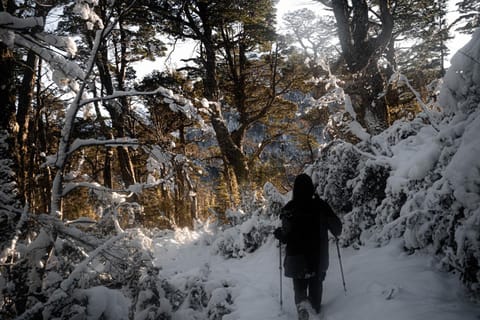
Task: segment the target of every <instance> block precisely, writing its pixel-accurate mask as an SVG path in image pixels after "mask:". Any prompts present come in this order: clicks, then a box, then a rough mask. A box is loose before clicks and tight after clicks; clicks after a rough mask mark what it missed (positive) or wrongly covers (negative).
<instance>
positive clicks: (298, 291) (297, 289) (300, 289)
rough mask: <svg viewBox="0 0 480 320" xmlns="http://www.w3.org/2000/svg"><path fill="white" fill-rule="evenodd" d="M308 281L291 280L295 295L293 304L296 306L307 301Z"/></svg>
mask: <svg viewBox="0 0 480 320" xmlns="http://www.w3.org/2000/svg"><path fill="white" fill-rule="evenodd" d="M307 287H308V280H306V279H293V291H294V293H295V304H296V305H297V306H298V305H299V304H300V303H301V302H303V301H307V299H308V298H307Z"/></svg>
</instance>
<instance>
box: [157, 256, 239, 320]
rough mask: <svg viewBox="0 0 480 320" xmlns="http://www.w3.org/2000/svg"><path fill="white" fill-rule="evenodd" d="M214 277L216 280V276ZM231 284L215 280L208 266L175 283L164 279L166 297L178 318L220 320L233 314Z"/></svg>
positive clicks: (175, 280)
mask: <svg viewBox="0 0 480 320" xmlns="http://www.w3.org/2000/svg"><path fill="white" fill-rule="evenodd" d="M213 278H214V277H213ZM231 287H232V286H231V284H230V283H228V281H221V280H214V279H212V277H211V270H210V266H209V265H208V264H205V265H203V266H202V267H201V268H200V269H199V270H198V272H197V273H195V274H191V275H188V276H186V277H183V278H181V279H174V280H172V281H167V280H164V281H163V283H162V289H163V291H164V296H165V297H166V298H167V299H168V300H169V302H170V305H171V306H172V307H173V309H172V311H173V312H172V313H173V314H174V315H175V319H185V320H187V319H199V320H200V319H202V320H203V319H208V320H220V319H222V317H223V316H224V315H226V314H229V313H231V312H232V308H233V300H232V293H231Z"/></svg>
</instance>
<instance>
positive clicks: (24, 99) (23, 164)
mask: <svg viewBox="0 0 480 320" xmlns="http://www.w3.org/2000/svg"><path fill="white" fill-rule="evenodd" d="M37 62H38V57H37V55H36V54H35V53H34V52H33V51H29V52H28V55H27V61H26V62H25V67H24V72H23V79H22V84H21V86H20V89H19V92H18V109H17V123H18V135H17V148H16V158H17V164H18V166H17V177H18V189H19V194H20V196H21V198H22V201H23V202H24V203H25V202H26V201H28V202H31V201H29V196H28V192H27V189H28V180H29V177H28V172H29V168H28V158H29V157H28V152H29V146H28V131H29V122H30V111H31V107H32V101H33V93H34V88H35V78H36V77H35V71H36V68H37Z"/></svg>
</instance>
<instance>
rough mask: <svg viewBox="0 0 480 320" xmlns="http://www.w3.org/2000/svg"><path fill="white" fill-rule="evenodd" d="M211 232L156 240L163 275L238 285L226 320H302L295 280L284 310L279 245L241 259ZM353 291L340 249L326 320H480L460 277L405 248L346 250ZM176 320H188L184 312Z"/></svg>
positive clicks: (286, 284) (286, 286)
mask: <svg viewBox="0 0 480 320" xmlns="http://www.w3.org/2000/svg"><path fill="white" fill-rule="evenodd" d="M209 237H210V236H209V235H208V234H206V233H198V232H189V231H185V230H179V231H176V232H175V233H174V234H171V235H170V236H167V237H163V238H158V239H155V257H156V260H155V261H156V264H157V265H158V266H160V267H161V276H162V277H164V278H167V279H169V281H171V282H172V283H174V284H177V285H179V284H181V283H182V281H185V280H184V279H185V278H187V277H189V276H193V275H195V274H198V273H199V272H201V269H202V268H204V266H205V265H206V264H208V265H209V266H210V273H209V278H210V279H213V280H214V281H223V280H226V281H227V282H228V283H229V284H230V285H231V287H232V296H233V301H234V311H233V312H232V313H230V314H228V315H225V316H224V317H223V319H224V320H237V319H238V320H257V319H258V320H269V319H272V320H273V319H275V320H291V319H296V311H295V306H294V302H293V290H292V284H291V280H290V279H288V278H285V277H283V310H281V309H280V305H279V268H278V267H279V263H278V262H279V259H278V254H279V251H278V247H277V245H276V241H274V239H273V238H271V239H270V240H269V241H268V242H267V243H266V244H265V245H263V246H262V247H261V248H259V249H258V250H257V251H255V252H254V253H252V254H248V255H247V256H246V257H244V258H242V259H228V260H227V259H224V258H222V257H220V256H218V255H215V254H212V251H211V246H209V245H208V243H209V242H210V240H211V239H209ZM342 262H343V265H344V271H345V279H346V284H347V293H346V294H345V292H344V290H343V286H342V280H341V275H340V268H339V264H338V258H337V253H336V249H335V247H334V246H332V247H331V248H330V268H329V270H328V273H327V278H326V280H325V283H324V299H323V300H324V303H323V308H324V314H323V316H322V319H325V320H351V319H355V320H384V319H385V320H430V319H432V320H433V319H435V320H456V319H461V320H479V319H480V307H479V306H478V305H475V304H474V303H472V302H469V300H468V298H467V296H466V293H465V291H464V289H463V287H462V286H461V285H460V284H459V282H458V280H457V278H456V277H455V276H454V275H451V274H446V273H441V272H438V271H434V268H433V267H432V265H431V258H429V257H426V256H421V255H407V254H406V253H405V252H403V251H402V248H401V245H400V242H397V243H393V244H390V245H388V246H386V247H382V248H362V249H360V250H353V249H343V250H342ZM173 319H174V320H184V319H185V320H187V319H188V313H182V309H181V308H180V309H179V310H178V311H177V313H176V314H175V316H174V318H173Z"/></svg>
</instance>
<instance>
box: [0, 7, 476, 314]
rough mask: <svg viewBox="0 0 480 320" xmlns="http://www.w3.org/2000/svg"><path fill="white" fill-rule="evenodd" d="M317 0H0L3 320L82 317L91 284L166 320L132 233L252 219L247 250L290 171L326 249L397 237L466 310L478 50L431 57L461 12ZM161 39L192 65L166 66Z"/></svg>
mask: <svg viewBox="0 0 480 320" xmlns="http://www.w3.org/2000/svg"><path fill="white" fill-rule="evenodd" d="M317 2H318V3H321V4H322V5H323V8H324V9H323V10H322V11H321V12H314V11H312V10H310V9H301V10H298V11H294V12H289V13H288V14H287V15H285V16H283V17H277V16H276V5H277V1H275V0H255V1H251V0H235V1H215V0H211V1H204V0H182V1H178V0H177V1H173V0H151V1H149V0H126V1H104V0H75V1H63V0H59V1H50V0H46V1H42V2H39V1H29V0H26V1H13V0H5V1H2V2H0V75H1V76H0V105H1V108H2V111H3V112H5V114H4V115H3V116H2V117H1V119H0V155H1V158H0V185H1V187H0V199H1V201H0V250H1V251H0V289H1V293H0V300H1V301H0V315H1V317H2V319H13V318H17V317H18V318H19V319H42V317H43V318H44V319H51V318H56V319H74V318H75V319H86V318H85V315H84V314H83V313H82V312H84V310H85V308H84V309H82V303H84V304H83V307H85V301H84V300H85V297H83V298H82V297H80V293H79V292H80V291H78V290H79V289H85V288H90V287H93V286H100V285H102V286H105V287H108V288H110V289H112V288H115V289H118V288H123V290H125V292H128V294H127V296H128V297H129V298H130V299H131V308H130V309H129V310H128V313H129V318H131V319H134V318H135V319H150V318H148V317H147V316H145V315H143V316H142V317H140V314H142V312H145V310H149V311H148V312H150V314H151V315H150V317H151V319H170V316H169V315H168V312H167V311H166V310H165V309H164V308H162V307H161V306H160V301H161V300H162V299H164V300H165V299H167V300H169V303H170V304H172V305H174V302H173V301H174V298H175V297H174V296H175V292H170V291H171V290H170V291H169V288H170V287H168V284H167V283H166V282H164V281H163V282H161V287H162V288H163V289H162V290H163V295H164V297H163V298H162V299H160V298H159V296H161V295H162V294H161V293H159V290H158V288H157V289H155V290H156V291H155V290H154V289H153V288H154V287H158V286H160V285H159V284H158V283H159V281H160V280H158V279H155V275H156V272H158V270H157V269H156V268H155V266H154V265H153V262H152V257H151V256H150V255H149V252H148V250H147V249H146V247H145V244H144V243H143V242H142V241H143V240H142V239H145V238H147V237H148V236H152V234H153V233H154V232H157V233H158V232H161V231H162V230H172V229H177V228H190V229H193V228H195V227H196V226H197V225H198V224H200V223H202V222H205V221H207V220H208V221H212V220H213V221H216V223H217V224H218V225H221V226H222V228H227V227H232V226H235V225H238V224H241V223H243V222H245V220H247V218H246V217H245V216H242V217H238V215H235V214H232V212H243V213H244V214H245V215H246V216H249V215H251V214H254V213H255V214H258V212H259V210H260V209H259V208H263V209H262V210H263V211H262V212H263V215H264V217H263V218H257V219H259V220H258V221H257V222H256V223H258V226H257V228H253V229H252V228H250V229H249V230H248V235H249V236H248V237H247V236H245V237H244V240H245V243H246V244H248V246H247V247H248V248H250V249H249V250H255V248H257V247H258V246H259V244H260V243H262V242H263V241H265V239H266V237H268V236H269V234H270V233H271V231H272V228H273V224H272V223H273V222H272V221H271V219H272V217H274V216H275V214H276V213H277V212H278V209H279V207H280V206H281V205H282V204H283V202H282V201H283V200H282V201H280V200H278V199H279V198H281V196H280V194H286V193H287V192H288V191H290V190H291V187H292V182H293V179H294V177H295V176H296V175H297V174H299V173H301V172H307V173H309V174H310V175H311V176H312V177H313V180H314V182H315V183H316V184H317V193H318V194H319V195H320V196H321V197H322V198H325V199H326V200H327V201H328V202H329V203H331V205H332V207H333V208H334V210H335V211H336V212H337V213H338V214H339V216H340V217H342V220H343V221H344V225H345V229H344V233H343V234H342V238H341V243H342V245H343V246H345V247H347V246H349V247H353V248H356V247H359V246H362V245H364V244H365V243H367V242H371V241H373V242H375V243H377V244H378V245H379V246H380V245H382V244H385V243H387V242H388V241H389V240H390V239H392V238H403V239H404V247H405V250H406V251H408V252H414V251H419V250H420V251H427V252H429V253H431V254H432V255H434V256H437V257H438V259H439V261H440V262H439V266H440V267H441V268H442V269H444V270H447V271H449V272H455V273H458V274H459V276H460V278H461V280H462V281H463V283H464V284H465V286H466V287H467V288H468V290H470V292H471V294H472V297H476V298H477V299H478V296H479V292H480V232H479V230H480V226H479V224H480V222H479V221H480V211H479V204H480V199H479V194H480V167H479V164H478V161H476V159H475V156H478V152H479V151H480V148H479V143H480V139H479V138H478V131H475V130H476V129H478V128H480V126H479V125H478V124H477V123H478V122H479V121H480V117H479V116H478V114H479V106H480V104H479V96H480V95H479V92H480V78H479V75H478V74H479V72H480V71H479V70H480V69H479V68H480V62H479V60H478V59H479V58H480V47H479V45H478V43H477V44H475V41H472V42H471V45H470V46H469V47H468V46H467V47H465V49H462V50H463V51H460V52H459V53H458V58H457V63H456V64H455V59H454V60H452V64H451V66H450V65H449V64H448V61H446V57H447V56H449V50H458V49H460V48H449V47H448V46H447V44H448V42H449V41H450V40H451V39H452V37H453V36H454V34H455V33H459V32H460V33H465V34H470V35H474V32H475V30H476V28H477V27H478V26H480V3H479V2H478V1H475V0H458V3H455V4H454V9H453V13H454V15H455V19H453V20H452V19H450V18H448V19H447V17H450V15H452V8H453V7H452V5H451V4H450V2H449V1H447V0H437V1H411V0H380V1H367V0H362V1H353V2H351V1H347V0H330V1H328V0H318V1H317ZM280 21H281V23H282V24H283V25H284V28H281V29H280V28H277V24H278V23H280ZM477 33H478V32H477ZM474 37H475V35H474ZM476 39H477V40H478V39H480V38H479V37H478V36H477V37H476ZM180 42H187V43H191V44H192V48H193V49H192V50H194V52H195V55H194V56H193V57H192V58H188V59H183V60H182V63H181V64H176V65H170V66H168V67H166V66H165V64H163V63H162V62H160V61H164V60H165V59H166V58H167V57H168V55H169V54H172V49H173V48H175V46H176V45H177V44H178V43H180ZM173 54H178V52H175V51H173ZM165 61H168V59H166V60H165ZM145 62H149V63H148V65H150V66H151V65H152V62H155V63H158V68H155V70H151V72H149V73H148V74H147V75H146V76H142V77H139V76H137V73H138V71H139V68H142V65H143V64H142V63H145ZM454 67H457V68H458V69H456V70H455V71H452V72H450V73H448V72H449V71H450V70H449V69H451V68H454ZM455 76H457V77H458V78H455ZM267 220H268V221H267ZM227 247H228V246H227ZM222 248H224V249H225V248H226V247H222V246H220V249H219V250H220V251H222V250H223V249H222ZM225 250H227V249H225ZM228 250H230V249H228ZM228 250H227V251H228ZM230 255H231V253H228V254H227V256H230ZM230 257H231V256H230ZM95 265H102V268H101V270H100V268H98V267H94V266H95ZM147 289H148V290H151V291H148V292H155V294H156V298H155V297H146V296H145V294H144V293H145V292H146V291H147ZM170 289H171V288H170ZM75 292H77V293H75ZM154 298H155V299H154ZM82 299H83V300H82ZM153 300H155V301H153ZM82 301H83V302H82ZM162 301H163V300H162ZM162 303H163V302H162ZM67 306H68V307H67ZM152 308H155V310H153V309H152ZM82 310H83V311H82ZM152 314H155V316H152ZM106 318H108V316H106ZM209 319H221V314H220V315H218V313H214V315H213V316H211V317H210V316H209Z"/></svg>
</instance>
